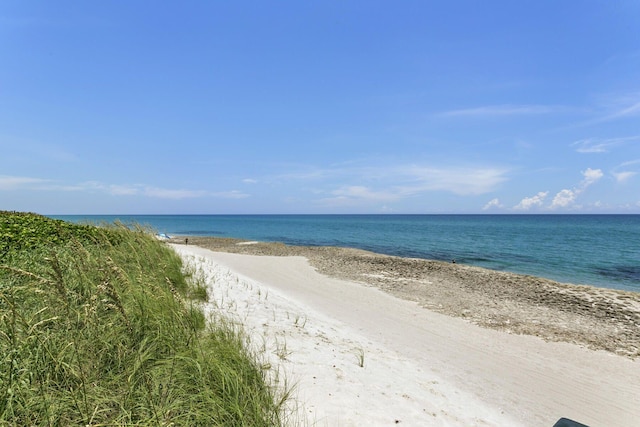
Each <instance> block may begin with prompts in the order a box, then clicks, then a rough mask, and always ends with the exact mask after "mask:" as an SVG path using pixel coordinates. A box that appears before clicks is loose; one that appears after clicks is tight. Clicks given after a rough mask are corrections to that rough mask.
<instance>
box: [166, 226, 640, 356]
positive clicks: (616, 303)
mask: <svg viewBox="0 0 640 427" xmlns="http://www.w3.org/2000/svg"><path fill="white" fill-rule="evenodd" d="M172 243H182V244H184V243H185V241H184V238H176V239H172ZM189 244H190V245H191V244H193V245H197V246H200V247H204V248H207V249H210V250H213V251H219V252H232V253H238V254H250V255H271V256H303V257H305V258H307V259H308V260H309V263H310V264H311V265H312V266H313V267H314V268H316V269H317V271H318V272H320V273H322V274H325V275H328V276H332V277H336V278H340V279H345V280H350V281H355V282H359V283H363V284H366V285H369V286H375V287H378V288H379V289H381V290H383V291H385V292H388V293H390V294H392V295H394V296H397V297H399V298H403V299H406V300H410V301H415V302H416V303H418V304H419V305H421V306H423V307H425V308H427V309H429V310H433V311H436V312H439V313H443V314H446V315H449V316H455V317H460V318H464V319H466V320H468V321H469V322H472V323H475V324H477V325H480V326H483V327H487V328H493V329H497V330H502V331H506V332H509V333H514V334H527V335H534V336H538V337H540V338H542V339H544V340H548V341H561V342H568V343H574V344H578V345H582V346H586V347H588V348H591V349H594V350H605V351H609V352H612V353H615V354H618V355H621V356H626V357H630V358H636V357H638V356H640V293H636V292H625V291H618V290H610V289H604V288H596V287H592V286H578V285H571V284H563V283H558V282H554V281H552V280H547V279H543V278H539V277H534V276H527V275H520V274H514V273H508V272H500V271H493V270H488V269H484V268H480V267H473V266H468V265H462V264H453V263H446V262H441V261H431V260H423V259H414V258H401V257H395V256H388V255H381V254H376V253H372V252H368V251H363V250H359V249H351V248H337V247H310V246H288V245H284V244H282V243H264V242H248V241H243V240H239V239H229V238H217V237H189Z"/></svg>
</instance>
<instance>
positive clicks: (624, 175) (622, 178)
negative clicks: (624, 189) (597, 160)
mask: <svg viewBox="0 0 640 427" xmlns="http://www.w3.org/2000/svg"><path fill="white" fill-rule="evenodd" d="M637 174H638V172H630V171H626V172H612V173H611V175H613V177H614V178H615V179H616V181H617V182H618V183H621V184H622V183H625V182H627V181H629V180H630V179H631V178H633V177H634V176H636V175H637Z"/></svg>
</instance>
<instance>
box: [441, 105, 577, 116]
mask: <svg viewBox="0 0 640 427" xmlns="http://www.w3.org/2000/svg"><path fill="white" fill-rule="evenodd" d="M571 111H574V109H572V108H568V107H564V106H559V105H487V106H482V107H476V108H466V109H460V110H451V111H445V112H442V113H438V114H436V116H437V117H487V116H515V115H535V114H552V113H562V112H571Z"/></svg>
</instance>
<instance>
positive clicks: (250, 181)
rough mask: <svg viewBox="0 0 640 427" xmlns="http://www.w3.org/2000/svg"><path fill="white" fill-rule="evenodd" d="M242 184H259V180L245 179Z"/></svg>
mask: <svg viewBox="0 0 640 427" xmlns="http://www.w3.org/2000/svg"><path fill="white" fill-rule="evenodd" d="M242 182H244V183H245V184H257V183H258V180H256V179H251V178H245V179H243V180H242Z"/></svg>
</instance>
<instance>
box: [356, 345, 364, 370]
mask: <svg viewBox="0 0 640 427" xmlns="http://www.w3.org/2000/svg"><path fill="white" fill-rule="evenodd" d="M356 358H357V359H358V366H360V367H361V368H364V349H363V348H362V347H358V349H357V350H356Z"/></svg>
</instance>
